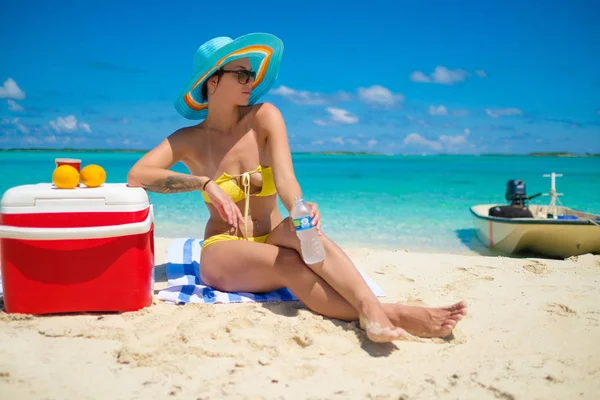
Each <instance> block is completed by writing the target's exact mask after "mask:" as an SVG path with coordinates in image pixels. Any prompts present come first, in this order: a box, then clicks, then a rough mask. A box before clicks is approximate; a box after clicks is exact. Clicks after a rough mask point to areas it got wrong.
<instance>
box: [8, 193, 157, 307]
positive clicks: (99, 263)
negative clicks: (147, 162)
mask: <svg viewBox="0 0 600 400" xmlns="http://www.w3.org/2000/svg"><path fill="white" fill-rule="evenodd" d="M0 243H1V255H2V257H1V261H0V262H1V266H2V284H3V289H4V306H5V309H6V312H8V313H23V314H50V313H69V312H93V311H100V312H102V311H106V312H110V311H116V312H122V311H135V310H139V309H141V308H143V307H146V306H148V305H150V304H151V303H152V289H153V288H152V286H153V271H154V215H153V211H152V205H151V204H150V201H149V199H148V195H147V193H146V191H145V190H144V189H142V188H133V187H128V186H127V185H126V184H125V183H106V184H104V185H103V186H101V187H98V188H87V187H84V186H82V187H78V188H75V189H58V188H56V187H55V186H54V185H52V184H51V183H40V184H36V185H23V186H17V187H14V188H11V189H9V190H7V191H6V192H5V193H4V195H3V196H2V208H1V209H0Z"/></svg>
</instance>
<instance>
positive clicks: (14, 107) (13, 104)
mask: <svg viewBox="0 0 600 400" xmlns="http://www.w3.org/2000/svg"><path fill="white" fill-rule="evenodd" d="M8 109H9V110H10V111H23V110H24V108H23V106H22V105H20V104H17V102H16V101H14V100H8Z"/></svg>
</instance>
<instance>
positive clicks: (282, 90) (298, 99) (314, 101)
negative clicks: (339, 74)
mask: <svg viewBox="0 0 600 400" xmlns="http://www.w3.org/2000/svg"><path fill="white" fill-rule="evenodd" d="M270 93H272V94H275V95H277V96H282V97H285V98H286V99H288V100H290V101H291V102H293V103H296V104H306V105H323V104H327V99H326V98H325V96H323V95H322V94H321V93H317V92H309V91H307V90H296V89H292V88H290V87H287V86H283V85H281V86H280V87H278V88H277V89H273V90H271V91H270Z"/></svg>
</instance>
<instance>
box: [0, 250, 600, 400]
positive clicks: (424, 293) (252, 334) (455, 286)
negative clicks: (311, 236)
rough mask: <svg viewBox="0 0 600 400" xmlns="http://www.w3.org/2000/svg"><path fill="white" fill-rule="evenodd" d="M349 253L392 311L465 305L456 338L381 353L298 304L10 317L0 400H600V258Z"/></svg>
mask: <svg viewBox="0 0 600 400" xmlns="http://www.w3.org/2000/svg"><path fill="white" fill-rule="evenodd" d="M168 243H169V240H168V239H157V243H156V245H157V246H156V249H157V254H156V255H157V264H163V263H164V262H165V258H166V248H167V245H168ZM349 254H350V256H351V258H352V259H353V260H354V261H355V262H356V263H357V264H358V265H360V266H361V268H363V269H364V270H365V271H366V272H367V273H368V274H369V275H370V276H371V277H372V278H373V279H374V280H375V281H376V282H377V283H378V284H379V285H380V286H381V287H382V288H383V289H384V290H385V291H386V292H387V294H388V297H387V299H386V300H387V301H391V302H396V301H409V302H411V303H415V302H419V301H420V302H422V303H423V304H425V305H445V304H450V303H453V302H456V301H457V300H460V299H466V300H467V301H468V303H469V307H470V308H469V315H468V316H467V318H466V319H465V320H463V321H462V322H461V323H460V324H459V326H458V328H457V329H456V331H455V338H454V339H452V340H450V341H447V342H445V341H443V340H439V339H418V340H417V339H415V340H412V341H401V342H396V343H395V344H375V343H371V342H369V341H368V340H367V339H366V337H365V335H364V333H363V332H362V331H361V330H360V329H358V326H357V323H345V322H341V321H336V320H330V319H326V318H323V317H321V316H319V315H315V314H313V313H312V312H310V311H308V310H307V309H306V308H304V307H303V306H302V305H301V304H300V303H297V302H285V303H265V304H250V305H249V304H227V305H185V306H174V305H168V304H164V303H159V302H155V304H154V305H152V306H151V307H149V308H146V309H143V310H141V311H139V312H134V313H125V314H120V315H115V314H113V315H105V316H99V315H73V316H68V315H61V316H45V317H30V316H24V315H15V314H6V313H4V312H2V313H0V399H76V400H83V399H159V398H166V399H171V398H175V399H177V398H181V399H246V398H248V399H261V398H264V399H306V398H311V399H345V398H352V399H388V398H389V399H415V398H419V399H423V398H425V399H429V398H442V399H458V398H460V399H494V398H500V399H597V398H599V396H600V351H599V350H600V344H599V343H600V326H599V322H600V285H599V277H600V256H591V255H586V256H581V257H578V259H576V260H566V261H550V260H543V259H531V258H529V259H510V258H504V257H482V256H459V255H444V254H412V253H407V252H404V251H397V252H385V251H379V250H378V251H372V250H368V249H360V250H351V251H349ZM158 270H159V271H160V270H161V268H160V267H159V268H158ZM157 279H158V283H157V289H159V288H160V285H161V282H160V280H161V278H160V276H159V277H157ZM163 286H164V284H163Z"/></svg>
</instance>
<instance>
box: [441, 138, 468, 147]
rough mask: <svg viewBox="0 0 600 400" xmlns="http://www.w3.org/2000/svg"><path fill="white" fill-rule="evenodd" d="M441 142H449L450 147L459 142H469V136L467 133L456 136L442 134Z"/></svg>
mask: <svg viewBox="0 0 600 400" xmlns="http://www.w3.org/2000/svg"><path fill="white" fill-rule="evenodd" d="M440 142H442V143H445V144H447V145H448V147H452V146H456V145H459V144H465V143H467V136H466V135H456V136H448V135H442V136H440Z"/></svg>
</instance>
